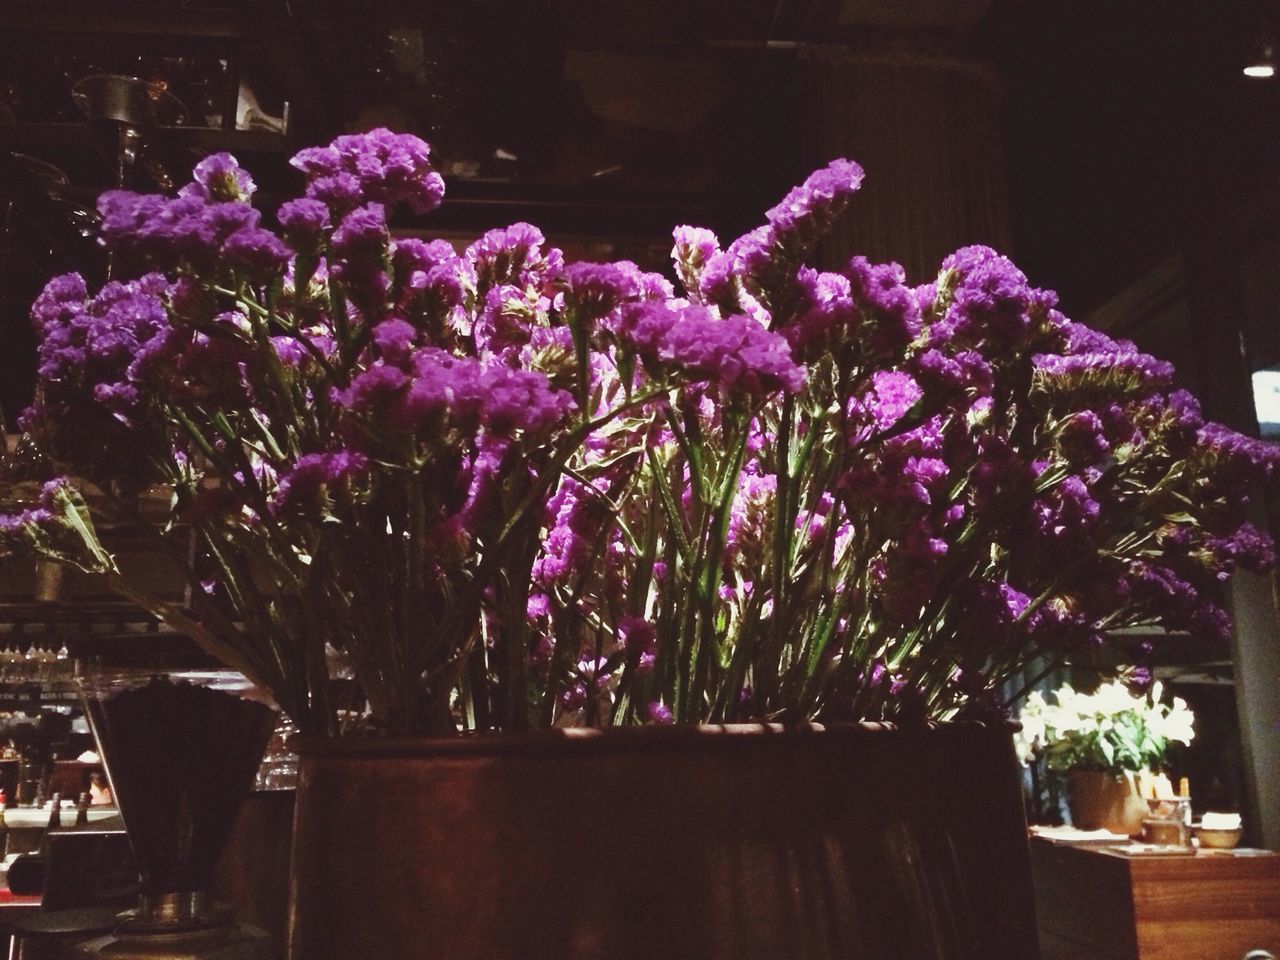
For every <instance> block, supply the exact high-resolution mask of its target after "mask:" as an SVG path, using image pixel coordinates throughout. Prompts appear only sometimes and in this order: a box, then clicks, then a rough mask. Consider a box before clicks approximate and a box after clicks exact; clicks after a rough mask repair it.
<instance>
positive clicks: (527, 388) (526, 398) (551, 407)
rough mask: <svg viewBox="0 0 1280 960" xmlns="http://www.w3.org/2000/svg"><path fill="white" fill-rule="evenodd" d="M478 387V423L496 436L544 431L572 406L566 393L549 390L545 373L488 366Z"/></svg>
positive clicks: (569, 411)
mask: <svg viewBox="0 0 1280 960" xmlns="http://www.w3.org/2000/svg"><path fill="white" fill-rule="evenodd" d="M480 389H481V390H482V391H483V396H484V403H483V406H482V407H481V411H480V422H481V423H482V424H483V425H484V426H485V427H486V428H487V429H488V430H489V432H491V433H494V434H497V435H499V436H510V435H512V434H514V433H516V432H517V431H519V432H521V433H524V434H532V435H537V434H542V433H545V432H546V431H548V430H550V429H551V428H552V427H554V426H555V425H556V424H558V423H560V422H561V421H563V420H564V419H565V417H567V416H568V415H569V414H570V413H571V412H572V411H573V410H574V408H575V405H574V402H573V399H572V398H571V397H570V396H569V394H568V393H565V392H563V391H560V390H553V389H552V388H551V385H550V384H549V383H548V382H547V378H546V377H545V376H543V375H542V374H540V373H536V372H534V371H532V370H510V369H507V368H506V367H489V368H488V369H486V370H485V371H484V373H483V374H482V375H481V378H480Z"/></svg>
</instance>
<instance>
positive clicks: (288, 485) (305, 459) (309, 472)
mask: <svg viewBox="0 0 1280 960" xmlns="http://www.w3.org/2000/svg"><path fill="white" fill-rule="evenodd" d="M368 466H369V461H368V460H367V459H366V458H365V456H364V454H362V453H356V452H353V451H351V450H335V451H333V452H331V453H308V454H305V455H303V456H301V457H299V458H298V459H297V461H296V462H295V463H294V464H293V466H292V467H291V468H290V469H289V470H288V471H287V472H285V473H284V474H283V475H282V476H281V477H280V479H279V481H278V483H277V484H276V489H275V493H274V494H273V496H272V498H271V512H272V513H273V514H274V515H276V516H282V515H285V514H289V513H317V512H319V511H320V510H321V509H322V508H323V504H324V497H325V495H326V493H327V491H328V490H329V489H331V488H332V487H334V486H336V485H338V484H340V483H342V482H343V481H345V480H348V479H350V478H353V477H357V476H360V475H361V474H363V473H364V472H365V470H366V469H368Z"/></svg>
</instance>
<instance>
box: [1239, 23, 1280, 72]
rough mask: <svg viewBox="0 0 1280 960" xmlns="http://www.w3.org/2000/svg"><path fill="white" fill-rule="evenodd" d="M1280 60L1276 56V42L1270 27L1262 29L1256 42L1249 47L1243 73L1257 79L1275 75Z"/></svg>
mask: <svg viewBox="0 0 1280 960" xmlns="http://www.w3.org/2000/svg"><path fill="white" fill-rule="evenodd" d="M1277 66H1280V61H1277V58H1276V44H1275V40H1274V39H1273V38H1272V34H1271V31H1270V29H1264V30H1263V32H1262V35H1261V36H1260V37H1259V38H1258V40H1257V42H1256V43H1255V44H1254V45H1253V46H1252V47H1251V48H1250V50H1249V56H1248V58H1247V59H1246V60H1245V62H1244V75H1245V76H1246V77H1253V78H1254V79H1257V80H1265V79H1267V78H1269V77H1274V76H1275V75H1276V68H1277Z"/></svg>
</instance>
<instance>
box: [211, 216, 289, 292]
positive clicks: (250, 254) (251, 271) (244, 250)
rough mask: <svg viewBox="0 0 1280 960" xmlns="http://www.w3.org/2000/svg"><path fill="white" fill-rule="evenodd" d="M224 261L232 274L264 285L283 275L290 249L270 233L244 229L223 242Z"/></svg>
mask: <svg viewBox="0 0 1280 960" xmlns="http://www.w3.org/2000/svg"><path fill="white" fill-rule="evenodd" d="M222 257H223V260H224V261H225V262H226V263H227V264H228V265H229V266H230V267H231V269H232V270H234V271H236V272H237V273H239V274H241V275H242V276H244V277H246V278H248V279H249V280H251V281H253V282H255V283H262V282H264V281H266V280H269V279H271V278H272V277H275V276H278V275H279V274H281V273H283V272H284V269H285V267H286V266H288V263H289V248H288V247H286V246H285V245H284V244H283V243H282V242H281V240H280V238H279V237H277V236H276V235H275V234H274V233H272V232H271V231H270V230H264V229H262V228H261V227H245V228H244V229H242V230H237V231H236V232H235V233H233V234H231V236H229V237H227V239H226V240H225V241H223V244H222Z"/></svg>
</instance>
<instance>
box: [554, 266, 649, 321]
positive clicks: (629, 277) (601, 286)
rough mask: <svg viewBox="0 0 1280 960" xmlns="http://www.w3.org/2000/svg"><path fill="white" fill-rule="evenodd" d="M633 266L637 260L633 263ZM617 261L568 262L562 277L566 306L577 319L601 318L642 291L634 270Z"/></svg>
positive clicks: (592, 319) (568, 311)
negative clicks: (636, 281)
mask: <svg viewBox="0 0 1280 960" xmlns="http://www.w3.org/2000/svg"><path fill="white" fill-rule="evenodd" d="M632 266H633V267H634V264H633V265H632ZM637 272H638V271H634V270H633V271H628V270H625V269H623V268H621V267H619V266H618V265H617V264H615V263H589V262H586V261H579V262H577V263H571V264H569V265H568V266H567V267H566V268H565V270H564V274H563V275H562V277H561V280H560V283H561V284H562V285H563V286H564V309H565V311H566V313H568V314H570V315H572V316H573V317H575V322H579V323H587V322H590V321H594V320H599V319H600V318H601V317H603V316H605V315H606V314H607V313H609V312H611V311H612V310H614V309H616V308H617V307H618V306H620V305H621V304H622V303H624V302H625V301H627V300H633V299H635V298H636V297H637V296H638V295H639V292H640V291H639V289H638V288H637V286H636V283H635V280H636V277H635V274H636V273H637Z"/></svg>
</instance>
